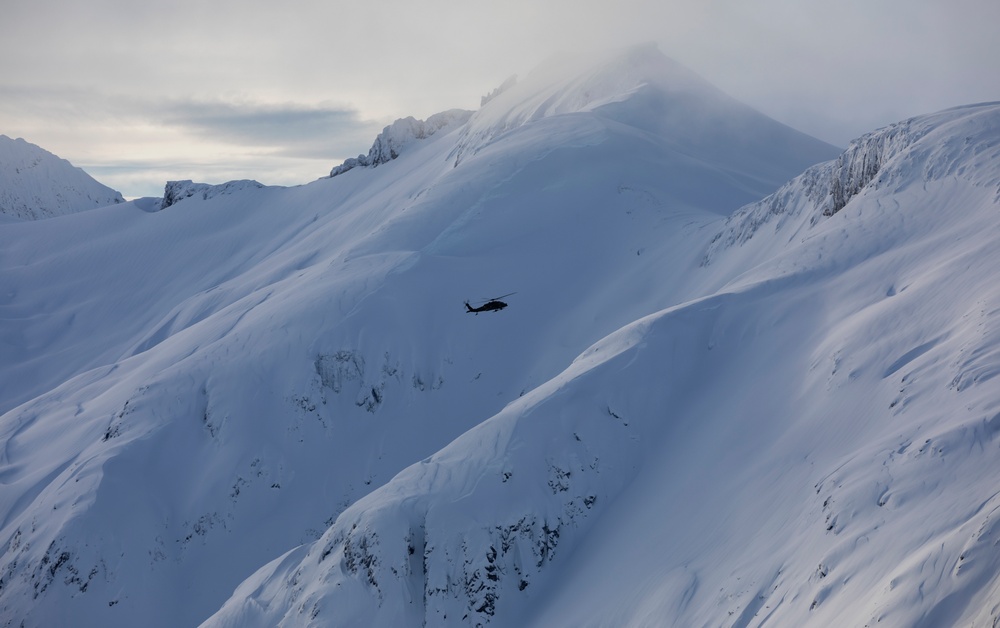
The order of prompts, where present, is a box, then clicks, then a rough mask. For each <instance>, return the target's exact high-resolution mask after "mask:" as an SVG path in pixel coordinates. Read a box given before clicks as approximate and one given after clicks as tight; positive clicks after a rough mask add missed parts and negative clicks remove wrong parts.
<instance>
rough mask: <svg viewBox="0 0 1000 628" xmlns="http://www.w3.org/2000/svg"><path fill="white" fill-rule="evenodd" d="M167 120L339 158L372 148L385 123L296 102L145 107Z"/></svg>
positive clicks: (273, 147)
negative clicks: (339, 156)
mask: <svg viewBox="0 0 1000 628" xmlns="http://www.w3.org/2000/svg"><path fill="white" fill-rule="evenodd" d="M144 111H147V112H151V113H152V114H153V115H154V116H156V115H159V116H162V121H163V124H165V125H168V126H174V127H179V128H181V129H184V130H185V131H188V132H194V133H199V134H204V135H206V136H208V137H211V138H214V139H217V140H220V141H223V142H227V143H231V144H235V145H239V146H245V147H256V148H260V149H264V150H268V151H273V153H274V154H276V155H282V156H285V157H308V158H330V159H332V158H334V156H336V155H343V154H345V152H346V154H349V155H351V154H357V153H358V152H367V146H368V145H369V144H371V142H372V140H373V139H374V138H375V135H376V134H377V133H378V132H379V131H380V130H381V128H382V126H384V123H377V122H373V121H370V120H363V119H362V118H361V116H360V114H359V113H358V112H357V111H355V110H353V109H346V108H337V107H331V106H315V107H305V106H301V105H295V104H281V105H271V104H258V103H246V102H222V101H215V102H210V101H176V102H171V103H167V104H165V105H153V106H151V107H148V108H146V109H144Z"/></svg>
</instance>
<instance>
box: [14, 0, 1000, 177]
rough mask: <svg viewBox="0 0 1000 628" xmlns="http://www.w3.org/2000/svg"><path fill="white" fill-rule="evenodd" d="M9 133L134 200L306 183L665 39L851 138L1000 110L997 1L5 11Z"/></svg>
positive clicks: (298, 0) (800, 122)
mask: <svg viewBox="0 0 1000 628" xmlns="http://www.w3.org/2000/svg"><path fill="white" fill-rule="evenodd" d="M0 17H2V19H0V133H2V134H5V135H8V136H10V137H23V138H25V139H26V140H28V141H29V142H33V143H35V144H38V145H40V146H41V147H43V148H45V149H47V150H49V151H52V152H54V153H56V154H57V155H59V156H60V157H63V158H66V159H69V160H70V161H71V162H73V163H74V164H75V165H77V166H81V167H83V168H84V169H85V170H87V171H88V172H90V173H91V174H92V175H94V176H95V177H96V178H97V179H98V180H100V181H101V182H103V183H105V184H107V185H110V186H111V187H114V188H116V189H118V190H120V191H121V192H122V193H123V194H125V196H126V197H135V196H144V195H155V196H159V195H161V194H162V191H163V184H164V182H165V181H167V180H168V179H194V180H197V181H205V182H208V183H220V182H223V181H227V180H230V179H237V178H254V179H257V180H259V181H261V182H262V183H266V184H279V185H291V184H297V183H306V182H308V181H311V180H313V179H316V178H318V177H320V176H324V175H325V174H327V173H328V172H329V170H330V168H331V167H332V166H333V165H335V164H337V163H339V162H340V161H342V160H343V159H344V158H346V157H349V156H354V155H357V154H358V153H362V152H367V150H368V147H369V146H370V145H371V141H372V140H373V139H374V136H375V134H376V133H377V132H378V131H379V130H380V129H381V127H382V126H384V125H385V124H388V123H389V122H391V121H392V120H394V119H396V118H399V117H405V116H409V115H412V116H415V117H417V118H425V117H427V116H428V115H431V114H433V113H436V112H438V111H441V110H444V109H450V108H453V107H461V108H467V109H474V108H476V107H478V105H479V98H480V96H481V95H482V94H485V93H487V92H489V91H490V90H491V89H493V88H494V87H496V86H497V85H499V84H500V83H501V82H502V81H503V80H504V79H505V78H507V77H508V76H510V75H511V74H520V75H524V74H526V73H527V72H528V71H529V70H530V69H531V68H532V67H533V66H534V65H536V64H539V63H541V62H542V61H543V60H545V59H546V58H547V57H548V56H550V55H552V54H555V53H558V52H563V51H573V50H578V49H582V48H589V47H601V48H614V47H621V46H625V45H628V44H630V43H642V42H650V41H652V42H656V43H657V44H658V45H659V48H660V49H661V50H662V51H663V52H664V53H666V54H667V55H668V56H670V57H673V58H674V59H676V60H677V61H679V62H681V63H683V64H684V65H687V66H688V67H690V68H691V69H693V70H695V71H696V72H698V73H699V74H701V75H702V76H703V77H705V78H706V79H707V80H709V81H710V82H712V83H714V84H715V85H716V86H718V87H720V88H721V89H723V90H724V91H726V92H728V93H729V94H731V95H733V96H735V97H736V98H738V99H740V100H742V101H744V102H746V103H748V104H750V105H752V106H754V107H756V108H757V109H759V110H761V111H763V112H764V113H766V114H768V115H770V116H772V117H774V118H776V119H778V120H780V121H782V122H785V123H786V124H790V125H791V126H794V127H796V128H798V129H800V130H802V131H805V132H807V133H810V134H812V135H815V136H817V137H819V138H821V139H824V140H826V141H828V142H831V143H834V144H837V145H840V146H844V145H846V144H847V142H848V141H849V140H850V139H851V138H853V137H855V136H857V135H859V134H861V133H864V132H866V131H869V130H872V129H874V128H876V127H878V126H881V125H883V124H887V123H890V122H894V121H896V120H899V119H902V118H905V117H908V116H911V115H916V114H920V113H928V112H931V111H936V110H939V109H943V108H946V107H951V106H955V105H961V104H968V103H972V102H982V101H987V100H1000V37H998V36H997V34H996V29H997V25H998V24H1000V2H998V1H997V0H948V1H947V2H946V1H945V0H840V1H839V2H822V3H820V2H814V1H812V0H753V1H747V0H615V1H614V2H610V1H601V2H597V1H587V0H572V1H571V0H493V1H492V2H486V1H483V0H461V1H458V0H455V1H452V0H422V1H414V0H406V1H403V0H373V1H368V2H359V1H357V0H352V1H350V2H342V1H340V0H285V1H284V2H276V1H275V0H269V1H267V2H264V1H262V0H240V1H239V2H236V1H234V0H198V1H195V0H173V1H167V0H144V1H143V2H135V1H134V0H87V1H86V2H80V1H79V0H0Z"/></svg>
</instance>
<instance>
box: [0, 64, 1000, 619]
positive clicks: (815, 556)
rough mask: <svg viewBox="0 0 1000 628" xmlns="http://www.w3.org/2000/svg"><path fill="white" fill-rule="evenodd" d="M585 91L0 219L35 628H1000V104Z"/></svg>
mask: <svg viewBox="0 0 1000 628" xmlns="http://www.w3.org/2000/svg"><path fill="white" fill-rule="evenodd" d="M568 63H570V62H568V61H566V60H562V61H556V62H552V63H551V64H549V65H548V66H545V67H542V68H540V69H539V70H538V71H537V72H536V73H535V74H533V75H531V76H528V77H525V78H524V79H522V80H519V81H517V82H513V81H510V82H508V83H507V84H505V86H504V89H503V90H498V91H497V92H496V93H493V94H491V95H490V97H489V98H488V99H484V104H483V107H482V108H481V109H480V110H479V111H477V112H475V113H472V114H471V115H468V114H466V113H464V112H458V111H452V112H446V114H445V115H442V116H440V117H437V118H434V119H433V120H428V121H425V122H421V121H416V120H413V119H407V120H403V121H400V122H399V123H397V124H395V125H392V126H390V127H387V128H386V130H385V131H384V132H383V133H382V134H381V135H380V136H379V138H377V139H376V142H375V145H374V146H373V148H372V151H371V152H370V153H369V156H371V155H373V154H376V155H378V156H379V158H378V159H369V157H368V156H366V157H364V158H363V159H362V158H361V157H360V156H359V158H358V159H356V160H353V161H354V162H355V163H352V164H351V165H350V167H345V166H347V164H345V165H344V166H340V167H338V168H339V169H338V168H335V169H334V171H333V172H332V173H331V174H332V175H335V176H331V177H329V178H325V179H321V180H319V181H316V182H314V183H311V184H309V185H304V186H300V187H295V188H272V187H263V186H260V185H259V184H256V183H255V182H233V183H230V184H226V185H225V186H205V185H200V184H195V183H192V182H172V183H171V184H170V185H169V186H168V189H167V194H166V195H165V196H166V197H169V198H165V199H164V200H165V201H167V200H169V202H153V201H151V200H149V199H146V200H142V201H136V202H131V203H124V204H119V205H111V206H108V207H105V208H102V209H96V210H92V211H88V212H85V213H82V214H74V215H70V216H64V217H60V218H55V219H52V220H46V221H36V222H27V221H26V222H12V223H4V224H0V273H2V275H0V276H2V277H3V284H2V285H3V287H2V290H0V313H2V314H0V315H2V317H3V325H2V327H0V343H2V346H3V347H4V350H3V351H2V352H0V382H3V385H2V386H0V411H2V412H4V414H3V415H2V417H0V439H2V440H0V442H2V443H3V447H2V449H0V543H2V545H0V547H2V550H3V555H2V557H0V619H2V622H0V625H7V626H20V625H22V624H23V625H25V626H50V625H75V626H133V625H145V626H196V625H199V624H201V625H205V626H277V625H283V626H359V625H367V626H387V627H388V626H422V625H426V626H525V625H531V626H662V625H685V626H701V625H712V626H716V625H725V626H760V625H768V626H771V625H774V626H810V625H815V626H830V625H844V626H865V625H869V626H873V625H876V624H879V622H881V625H891V626H942V625H976V626H979V625H991V623H992V622H995V621H996V618H997V616H998V614H1000V593H998V592H997V587H998V585H1000V580H998V576H997V574H1000V552H998V550H997V547H996V544H997V543H998V541H1000V538H997V535H998V534H1000V528H998V527H997V525H996V522H997V520H998V517H1000V510H998V509H1000V501H998V499H1000V498H998V494H1000V493H998V491H997V489H996V487H995V482H994V481H993V478H995V477H998V476H1000V387H998V386H997V384H996V381H997V380H996V379H995V376H996V375H997V374H1000V284H997V282H996V280H995V270H994V269H995V268H997V267H998V264H1000V233H998V231H1000V213H998V209H1000V104H982V105H973V106H969V107H964V108H959V109H953V110H949V111H944V112H941V113H938V114H933V115H928V116H923V117H920V118H915V119H912V120H908V121H904V122H901V123H899V124H897V125H893V126H890V127H887V128H885V129H880V130H877V131H875V132H873V133H871V134H869V135H867V136H865V137H862V138H859V139H858V140H857V141H855V142H854V143H852V145H851V146H850V147H848V149H847V151H846V152H843V153H842V154H841V151H839V150H838V149H834V148H833V147H830V146H827V145H825V144H823V143H821V142H819V141H817V140H814V139H812V138H809V137H807V136H804V135H802V134H800V133H798V132H796V131H794V130H792V129H790V128H788V127H785V126H783V125H781V124H779V123H777V122H775V121H773V120H770V119H768V118H766V117H764V116H762V115H761V114H759V113H757V112H755V111H753V110H751V109H749V108H746V107H744V106H742V105H740V104H739V103H737V102H735V101H733V100H732V99H730V98H729V97H727V96H725V95H724V94H721V93H720V92H718V91H717V90H715V89H714V88H712V87H711V86H710V85H708V84H707V83H705V82H704V81H702V80H701V79H700V78H698V77H697V76H695V75H693V74H691V73H690V72H688V71H687V70H685V69H683V68H681V67H679V66H677V65H676V64H674V63H673V62H672V61H670V60H668V59H666V58H665V57H663V56H662V55H661V54H660V53H659V52H658V51H656V50H655V49H651V48H649V47H643V48H637V49H633V50H629V51H626V52H624V53H621V54H618V55H617V56H615V57H614V58H611V59H605V60H602V61H599V62H591V63H590V64H589V65H587V66H586V67H582V68H580V67H577V68H573V69H569V68H568V67H567V64H568ZM838 154H839V155H840V156H839V157H838ZM386 156H388V158H385V157H386ZM349 161H351V160H349ZM820 162H822V163H820ZM157 210H158V211H157ZM510 292H514V293H516V294H513V295H511V296H509V297H507V298H505V299H504V300H505V301H507V302H508V304H509V307H508V308H506V309H504V310H503V311H500V312H491V313H484V314H481V315H478V316H470V315H468V314H466V313H465V307H464V305H463V302H464V301H465V300H470V299H471V300H475V299H477V298H483V299H487V298H491V297H495V296H498V295H501V294H506V293H510Z"/></svg>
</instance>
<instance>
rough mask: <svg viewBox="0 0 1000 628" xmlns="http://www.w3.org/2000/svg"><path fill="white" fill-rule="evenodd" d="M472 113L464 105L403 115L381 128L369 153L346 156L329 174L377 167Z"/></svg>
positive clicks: (450, 127)
mask: <svg viewBox="0 0 1000 628" xmlns="http://www.w3.org/2000/svg"><path fill="white" fill-rule="evenodd" d="M471 116H472V112H471V111H467V110H465V109H449V110H448V111H442V112H440V113H436V114H434V115H432V116H431V117H429V118H427V119H426V120H417V119H416V118H414V117H413V116H409V117H406V118H400V119H399V120H396V121H395V122H393V123H392V124H390V125H389V126H387V127H385V128H384V129H382V132H381V133H379V134H378V136H377V137H376V138H375V142H374V143H373V144H372V147H371V148H370V149H369V150H368V154H367V155H358V156H357V157H351V158H349V159H347V160H346V161H344V163H342V164H340V165H339V166H335V167H334V168H333V170H331V171H330V176H331V177H335V176H337V175H339V174H343V173H345V172H347V171H348V170H353V169H354V168H357V167H359V166H361V167H370V168H375V167H376V166H380V165H382V164H384V163H388V162H390V161H392V160H393V159H396V158H397V157H399V155H400V154H401V153H402V152H403V151H404V150H406V147H407V146H409V145H410V144H411V143H413V142H415V141H418V140H424V139H427V138H428V137H431V136H432V135H435V134H436V133H440V132H442V131H444V132H447V131H450V130H452V129H455V128H457V127H459V126H461V125H463V124H465V123H466V121H468V119H469V117H471Z"/></svg>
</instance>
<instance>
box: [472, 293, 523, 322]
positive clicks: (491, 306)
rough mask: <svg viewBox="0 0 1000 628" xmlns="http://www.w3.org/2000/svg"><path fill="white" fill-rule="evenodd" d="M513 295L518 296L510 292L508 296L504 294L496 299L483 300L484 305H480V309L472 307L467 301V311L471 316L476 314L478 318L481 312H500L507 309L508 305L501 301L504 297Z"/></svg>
mask: <svg viewBox="0 0 1000 628" xmlns="http://www.w3.org/2000/svg"><path fill="white" fill-rule="evenodd" d="M512 294H517V293H516V292H508V293H507V294H503V295H500V296H498V297H494V298H492V299H483V304H482V305H480V306H479V307H472V306H471V305H469V302H468V301H466V302H465V311H466V312H467V313H469V314H475V315H476V316H479V313H480V312H499V311H500V310H502V309H504V308H505V307H507V304H506V303H504V302H503V301H501V300H500V299H502V298H504V297H509V296H510V295H512Z"/></svg>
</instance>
